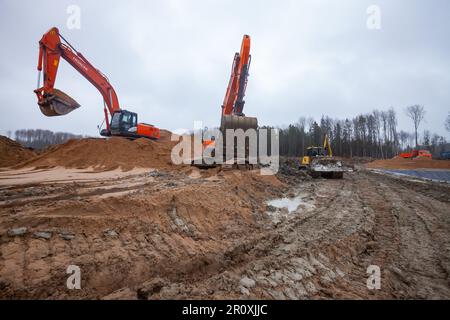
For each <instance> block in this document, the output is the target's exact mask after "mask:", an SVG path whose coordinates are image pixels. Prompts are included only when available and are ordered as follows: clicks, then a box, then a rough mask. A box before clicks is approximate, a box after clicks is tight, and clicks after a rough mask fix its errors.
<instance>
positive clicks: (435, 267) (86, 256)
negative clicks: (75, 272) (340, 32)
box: [0, 170, 450, 299]
mask: <svg viewBox="0 0 450 320" xmlns="http://www.w3.org/2000/svg"><path fill="white" fill-rule="evenodd" d="M282 180H285V181H290V185H286V184H285V183H283V182H280V180H279V179H277V178H276V177H274V176H271V177H262V176H260V175H259V174H258V171H257V170H255V171H251V172H240V171H237V172H236V171H221V170H207V171H202V172H200V171H198V170H193V171H189V172H165V171H152V172H150V173H145V174H137V175H130V176H129V177H128V178H123V177H121V178H120V179H119V178H118V179H112V180H111V179H109V180H99V181H91V182H77V183H75V184H71V183H58V184H45V185H29V186H26V185H25V186H14V187H10V188H3V189H2V190H0V194H1V195H3V196H5V195H7V197H4V198H8V199H9V200H8V201H3V202H1V203H0V213H1V216H0V219H1V221H2V224H1V225H2V230H0V231H1V234H2V236H1V238H0V241H1V243H0V244H1V249H2V250H1V256H0V267H1V273H0V275H1V281H0V286H1V287H2V290H1V294H2V297H18V298H106V299H119V298H133V299H136V298H140V299H175V298H193V299H197V298H198V299H207V298H213V299H222V298H237V299H240V298H256V299H261V298H268V299H314V298H368V299H381V298H388V299H389V298H449V297H450V285H449V284H450V283H449V269H450V240H449V237H448V234H449V232H450V216H449V212H450V200H449V198H448V197H447V196H446V195H448V194H449V191H450V187H449V186H448V185H443V184H437V183H432V182H423V183H414V182H408V181H405V180H403V179H400V178H389V177H386V176H383V175H378V174H376V173H371V172H367V171H358V172H353V173H348V174H346V175H345V177H344V179H343V180H324V179H318V180H309V179H306V178H304V177H301V176H299V177H298V179H297V180H296V181H295V179H292V176H291V177H287V179H282ZM24 192H25V193H27V192H28V194H29V196H32V198H29V197H28V198H27V200H25V199H24V196H23V195H22V194H23V193H24ZM49 197H50V198H51V197H57V198H56V199H53V200H51V201H50V200H49ZM284 197H287V198H289V199H295V201H294V203H295V206H296V207H297V208H296V209H293V210H291V212H289V211H288V210H287V209H286V208H276V207H274V206H272V205H269V204H268V200H270V199H277V198H284ZM43 199H46V200H43ZM276 203H278V202H276ZM281 203H283V201H281ZM291 209H292V208H291ZM17 227H27V233H26V234H24V235H22V236H15V237H11V236H9V235H7V231H8V230H11V228H17ZM37 231H49V232H51V233H52V236H51V238H50V239H42V238H41V237H38V236H36V234H35V232H37ZM67 234H69V235H70V234H72V235H73V236H74V237H73V238H72V239H70V240H67V238H66V239H64V238H63V236H64V235H67ZM68 264H77V265H79V266H80V267H81V270H82V290H76V291H69V290H67V289H66V288H65V281H66V277H67V275H66V274H65V268H66V267H67V265H68ZM369 265H377V266H379V267H380V270H381V289H380V290H369V289H368V288H367V285H366V284H367V278H368V276H369V275H368V274H367V273H366V271H367V267H368V266H369Z"/></svg>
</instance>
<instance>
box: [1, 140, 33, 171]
mask: <svg viewBox="0 0 450 320" xmlns="http://www.w3.org/2000/svg"><path fill="white" fill-rule="evenodd" d="M35 155H36V154H35V153H34V152H33V151H31V150H29V149H27V148H24V147H23V146H22V145H21V144H20V143H18V142H16V141H14V140H11V139H9V138H7V137H4V136H0V167H10V166H13V165H17V164H18V163H20V162H23V161H25V160H29V159H31V158H33V157H34V156H35Z"/></svg>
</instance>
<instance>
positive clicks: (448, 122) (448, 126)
mask: <svg viewBox="0 0 450 320" xmlns="http://www.w3.org/2000/svg"><path fill="white" fill-rule="evenodd" d="M445 129H446V130H447V131H448V132H450V112H449V113H448V115H447V118H445Z"/></svg>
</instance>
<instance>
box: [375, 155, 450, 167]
mask: <svg viewBox="0 0 450 320" xmlns="http://www.w3.org/2000/svg"><path fill="white" fill-rule="evenodd" d="M367 168H373V169H450V161H445V160H432V159H429V158H427V157H417V158H415V159H405V158H402V157H399V156H397V157H394V158H392V159H386V160H375V161H373V162H370V163H368V164H367Z"/></svg>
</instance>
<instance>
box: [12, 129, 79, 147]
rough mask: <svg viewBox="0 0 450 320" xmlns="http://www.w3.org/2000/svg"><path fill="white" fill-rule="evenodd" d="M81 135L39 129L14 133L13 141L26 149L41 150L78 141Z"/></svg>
mask: <svg viewBox="0 0 450 320" xmlns="http://www.w3.org/2000/svg"><path fill="white" fill-rule="evenodd" d="M80 138H83V136H82V135H75V134H72V133H67V132H53V131H50V130H41V129H21V130H16V131H15V132H14V139H15V140H16V141H17V142H19V143H20V144H22V145H23V146H25V147H27V148H33V149H43V148H45V147H47V146H49V145H53V144H60V143H64V142H66V141H67V140H70V139H80Z"/></svg>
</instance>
